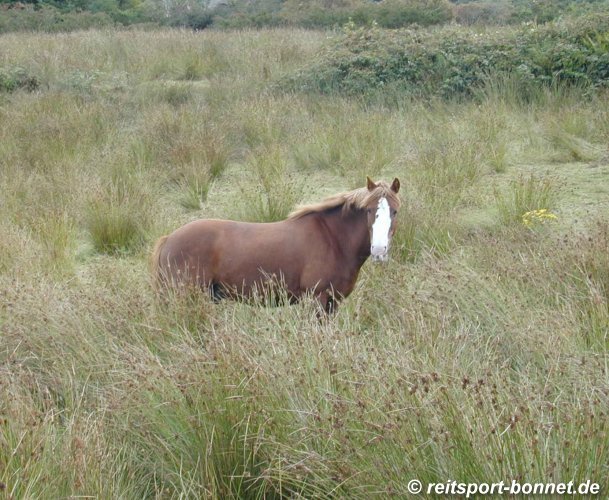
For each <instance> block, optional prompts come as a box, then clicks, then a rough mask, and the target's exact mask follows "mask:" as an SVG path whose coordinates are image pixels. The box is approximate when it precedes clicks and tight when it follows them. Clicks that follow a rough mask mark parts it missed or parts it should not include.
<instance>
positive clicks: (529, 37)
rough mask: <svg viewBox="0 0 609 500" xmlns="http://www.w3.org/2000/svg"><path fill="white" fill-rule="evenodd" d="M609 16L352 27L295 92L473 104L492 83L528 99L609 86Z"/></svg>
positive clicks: (299, 78)
mask: <svg viewBox="0 0 609 500" xmlns="http://www.w3.org/2000/svg"><path fill="white" fill-rule="evenodd" d="M608 49H609V15H604V16H596V17H594V18H591V17H589V18H586V17H584V18H581V19H578V20H574V21H568V22H560V23H551V24H548V25H544V26H538V25H533V24H530V25H524V26H522V27H520V28H518V29H514V28H502V29H500V30H496V31H494V32H491V31H485V32H480V33H478V32H475V31H471V30H469V31H464V30H463V29H460V28H456V27H447V28H443V29H438V30H434V31H422V30H398V31H387V30H381V29H378V28H376V27H372V28H356V27H355V26H353V25H348V26H347V27H346V28H345V29H344V31H343V32H342V34H340V35H339V36H338V37H336V38H335V39H334V41H333V42H332V43H330V44H329V45H328V46H327V47H326V50H325V51H324V52H322V53H321V54H320V56H319V57H318V59H317V61H316V62H314V63H313V64H312V65H310V66H308V67H307V68H305V69H303V70H302V71H300V72H298V73H297V74H295V75H292V76H291V77H290V78H288V79H287V80H285V81H284V82H283V83H284V86H285V87H287V88H289V89H297V90H304V91H315V92H322V93H334V92H338V93H343V94H350V95H368V96H369V95H373V94H375V93H377V91H380V90H383V91H384V92H387V90H393V91H397V92H399V93H406V94H410V95H423V96H441V97H444V98H447V97H455V96H472V95H473V94H475V93H476V91H477V90H479V89H480V88H482V87H483V86H484V85H485V83H486V82H488V81H489V77H493V78H494V79H495V80H496V79H497V78H504V79H510V80H511V85H512V86H514V88H515V90H516V91H517V92H518V93H519V94H521V95H522V96H523V97H524V98H526V96H527V95H529V94H530V93H533V92H535V91H536V90H538V89H539V88H542V87H543V86H551V85H561V84H567V85H577V86H581V87H584V88H595V87H602V86H607V85H608V84H609V50H608Z"/></svg>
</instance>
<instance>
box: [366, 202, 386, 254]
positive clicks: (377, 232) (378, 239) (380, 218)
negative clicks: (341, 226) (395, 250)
mask: <svg viewBox="0 0 609 500" xmlns="http://www.w3.org/2000/svg"><path fill="white" fill-rule="evenodd" d="M390 229H391V209H390V208H389V203H387V200H386V199H385V197H383V198H381V199H380V200H379V204H378V207H377V209H376V218H375V220H374V223H373V224H372V243H371V246H370V253H371V254H372V258H373V259H374V260H386V259H387V251H388V250H389V230H390Z"/></svg>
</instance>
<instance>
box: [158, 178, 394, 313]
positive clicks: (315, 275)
mask: <svg viewBox="0 0 609 500" xmlns="http://www.w3.org/2000/svg"><path fill="white" fill-rule="evenodd" d="M367 181H368V183H367V186H366V187H364V188H360V189H355V190H353V191H349V192H346V193H341V194H337V195H335V196H332V197H330V198H327V199H326V200H324V201H322V202H321V203H318V204H314V205H308V206H303V207H301V208H299V209H297V210H296V211H294V212H292V213H291V214H290V215H289V216H288V218H287V219H286V220H284V221H280V222H272V223H247V222H234V221H228V220H215V219H213V220H210V219H203V220H197V221H194V222H191V223H189V224H186V225H185V226H183V227H181V228H179V229H177V230H176V231H174V232H173V233H171V234H170V235H168V236H163V237H162V238H161V239H159V240H158V241H157V243H156V245H155V248H154V251H153V254H152V262H151V263H152V269H153V272H154V274H155V277H156V278H157V282H158V283H159V284H161V285H163V286H168V285H194V286H196V287H199V288H202V289H205V290H209V292H210V293H211V294H212V296H213V298H214V300H219V299H221V298H223V297H232V298H238V297H244V298H247V297H251V296H252V295H255V294H256V293H257V292H258V291H260V290H267V289H268V285H269V283H271V284H272V283H276V282H280V283H281V285H282V286H283V287H284V288H285V291H286V292H287V296H288V297H289V299H290V302H296V301H297V300H298V299H299V298H300V297H301V296H302V295H303V294H305V293H307V292H311V293H312V294H313V295H314V296H315V297H317V299H318V300H319V302H320V304H321V306H322V307H323V309H324V310H325V311H326V312H332V311H334V310H335V307H336V304H337V302H338V300H340V299H341V298H342V297H347V296H348V295H349V294H350V293H351V291H352V290H353V287H354V286H355V280H356V279H357V275H358V273H359V270H360V268H361V267H362V265H363V264H364V262H365V261H366V259H367V258H368V257H369V256H370V255H372V258H373V260H378V261H384V260H387V258H388V253H387V252H388V250H389V243H390V241H391V237H392V236H393V234H394V232H395V227H396V214H397V211H398V208H399V206H400V200H399V197H398V196H397V193H398V191H399V189H400V181H399V180H398V179H394V181H393V183H392V184H391V185H389V184H388V183H386V182H383V181H380V182H378V183H374V182H373V181H372V180H370V178H368V179H367Z"/></svg>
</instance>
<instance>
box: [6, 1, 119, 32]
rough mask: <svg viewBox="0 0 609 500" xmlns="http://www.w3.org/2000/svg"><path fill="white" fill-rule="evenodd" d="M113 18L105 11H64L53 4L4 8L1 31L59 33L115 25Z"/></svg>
mask: <svg viewBox="0 0 609 500" xmlns="http://www.w3.org/2000/svg"><path fill="white" fill-rule="evenodd" d="M114 24H115V23H114V21H113V20H112V18H111V17H110V16H109V15H108V14H106V13H104V12H90V11H78V12H76V11H74V12H62V11H60V10H59V9H57V8H55V7H52V6H47V5H45V6H42V7H40V8H36V9H35V8H33V7H26V8H23V9H8V10H3V11H2V15H0V33H7V32H13V31H43V32H47V33H59V32H67V31H76V30H84V29H90V28H104V27H108V26H112V25H114Z"/></svg>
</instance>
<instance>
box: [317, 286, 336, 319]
mask: <svg viewBox="0 0 609 500" xmlns="http://www.w3.org/2000/svg"><path fill="white" fill-rule="evenodd" d="M317 302H318V303H319V310H318V313H317V317H318V318H319V319H322V318H327V317H329V316H333V315H334V314H336V311H337V309H338V300H337V298H336V296H335V295H334V293H332V290H324V291H323V292H321V293H319V294H318V295H317Z"/></svg>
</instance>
